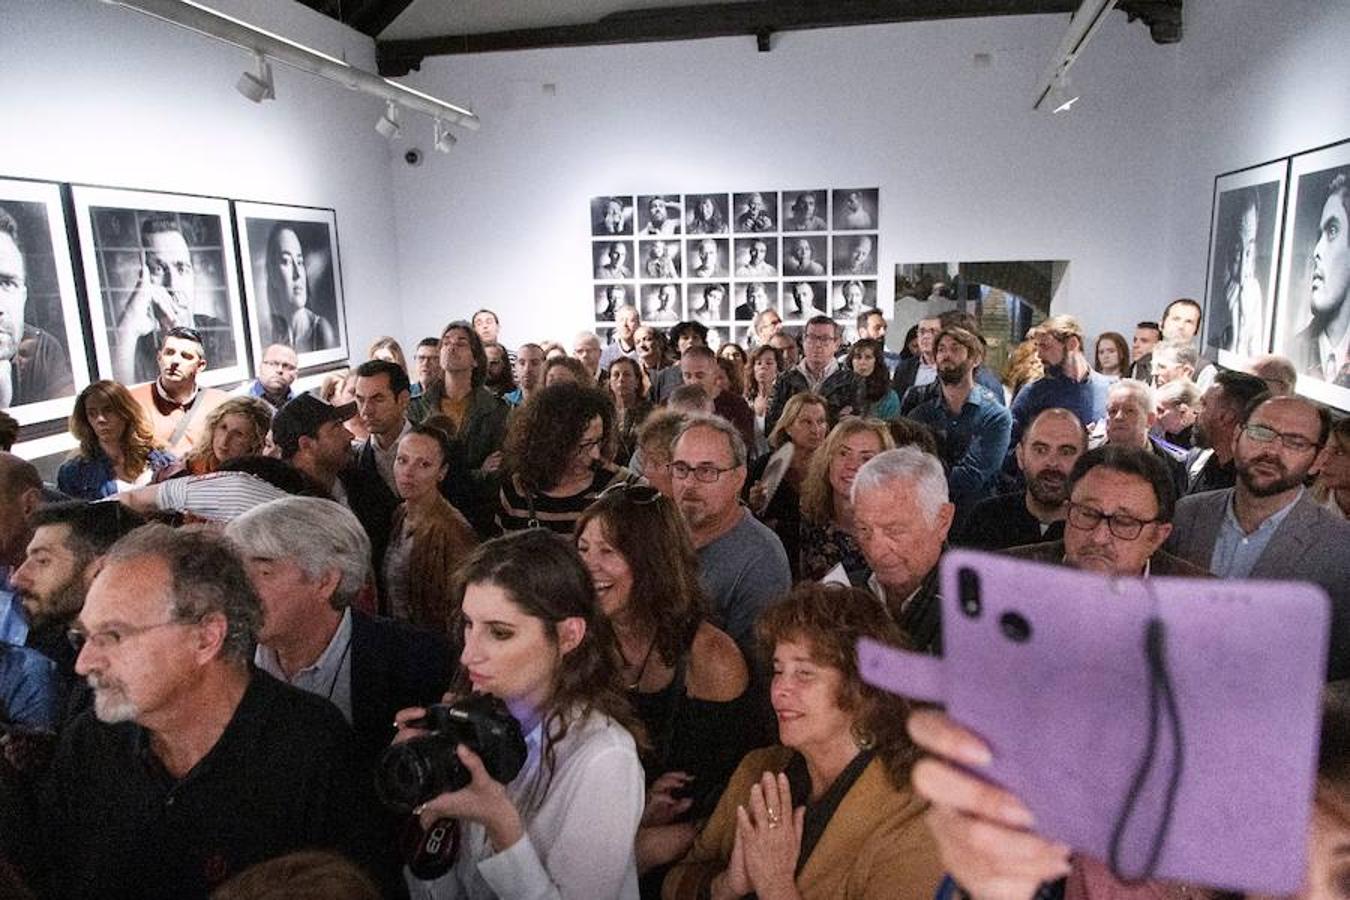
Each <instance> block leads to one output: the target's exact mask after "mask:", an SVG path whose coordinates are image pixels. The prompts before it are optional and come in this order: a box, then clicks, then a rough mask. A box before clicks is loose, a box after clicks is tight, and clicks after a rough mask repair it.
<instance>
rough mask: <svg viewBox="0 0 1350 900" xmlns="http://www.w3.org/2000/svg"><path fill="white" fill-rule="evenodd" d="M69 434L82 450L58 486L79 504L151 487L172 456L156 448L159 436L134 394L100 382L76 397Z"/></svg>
mask: <svg viewBox="0 0 1350 900" xmlns="http://www.w3.org/2000/svg"><path fill="white" fill-rule="evenodd" d="M70 433H71V434H72V435H74V436H75V439H76V440H77V441H79V442H80V447H79V449H78V450H76V451H75V452H74V453H73V454H71V456H70V458H69V459H67V460H66V461H65V462H63V463H62V464H61V468H60V469H58V470H57V473H56V485H57V487H58V488H60V489H61V491H62V492H63V493H65V494H69V495H70V496H71V497H74V498H76V499H79V500H98V499H101V498H103V497H111V496H112V495H113V494H116V493H117V492H119V491H124V490H129V489H130V488H133V487H138V486H141V485H145V484H149V483H150V479H151V478H152V477H153V476H154V474H155V473H156V472H158V471H159V470H160V469H162V468H164V467H165V466H168V465H169V464H171V463H172V462H173V461H174V457H173V454H171V453H169V452H167V451H165V450H163V449H160V448H157V447H156V446H155V432H154V429H153V428H152V427H151V425H150V420H149V419H148V418H147V417H146V415H145V412H144V411H143V410H142V409H141V407H140V404H138V403H137V402H136V401H135V400H134V399H133V398H132V396H131V392H130V391H128V390H127V389H126V388H125V387H123V386H122V385H120V384H118V383H117V382H116V381H95V382H94V383H93V384H91V385H89V387H87V388H85V389H84V390H82V391H80V395H79V396H78V397H76V398H75V409H74V410H73V411H72V412H71V414H70Z"/></svg>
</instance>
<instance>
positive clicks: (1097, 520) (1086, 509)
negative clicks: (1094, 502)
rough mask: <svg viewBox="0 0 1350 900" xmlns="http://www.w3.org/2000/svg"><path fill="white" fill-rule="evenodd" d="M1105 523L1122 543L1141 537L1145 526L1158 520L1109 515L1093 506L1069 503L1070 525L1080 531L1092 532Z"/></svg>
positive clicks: (1116, 514) (1118, 514)
mask: <svg viewBox="0 0 1350 900" xmlns="http://www.w3.org/2000/svg"><path fill="white" fill-rule="evenodd" d="M1103 521H1104V522H1106V527H1107V529H1108V530H1109V531H1110V532H1111V533H1112V534H1113V535H1115V536H1116V537H1118V538H1120V539H1121V540H1122V541H1132V540H1134V539H1135V538H1137V537H1139V532H1141V531H1143V530H1144V526H1145V525H1151V524H1153V523H1154V522H1156V521H1158V520H1157V519H1140V518H1136V517H1135V516H1127V515H1122V514H1120V513H1115V514H1113V515H1107V514H1106V513H1104V512H1102V511H1101V510H1100V509H1093V508H1092V507H1091V506H1084V505H1083V504H1081V503H1073V502H1072V501H1071V502H1070V503H1069V524H1070V525H1072V526H1073V527H1074V528H1077V529H1078V530H1079V531H1092V530H1094V529H1095V528H1096V527H1097V526H1098V525H1100V524H1101V523H1102V522H1103Z"/></svg>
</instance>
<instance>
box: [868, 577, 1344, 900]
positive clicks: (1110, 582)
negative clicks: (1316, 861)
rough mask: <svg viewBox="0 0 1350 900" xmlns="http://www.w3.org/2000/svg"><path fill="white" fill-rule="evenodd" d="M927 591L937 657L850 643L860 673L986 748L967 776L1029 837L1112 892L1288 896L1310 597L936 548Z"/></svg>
mask: <svg viewBox="0 0 1350 900" xmlns="http://www.w3.org/2000/svg"><path fill="white" fill-rule="evenodd" d="M942 597H943V607H942V615H943V625H942V634H943V645H944V647H945V650H944V652H945V657H944V658H941V659H939V658H936V657H931V656H923V655H919V654H915V653H909V652H903V651H899V650H895V649H893V648H889V647H885V646H882V645H880V644H877V643H875V642H872V641H863V642H860V643H859V645H858V662H859V667H860V669H861V672H862V677H863V678H864V680H866V681H868V682H869V683H871V684H874V685H876V686H878V687H882V688H885V689H887V690H890V691H893V692H894V693H897V694H901V695H904V696H906V697H911V698H913V699H916V700H924V701H929V702H933V703H939V704H942V705H944V706H945V707H946V708H947V712H948V713H949V714H950V715H951V716H952V717H953V718H954V719H956V720H957V721H958V722H960V723H961V724H963V725H964V726H966V727H968V728H970V729H971V730H972V731H975V732H976V733H977V734H980V735H981V736H982V737H984V739H985V740H986V741H987V742H988V743H989V746H990V748H991V750H992V751H993V757H994V761H993V763H992V764H991V765H990V766H989V767H988V769H987V770H985V771H982V772H981V773H980V774H981V776H982V777H987V778H989V779H990V780H992V781H994V782H996V783H998V784H1000V785H1002V786H1004V787H1006V788H1008V789H1009V790H1011V791H1012V792H1013V793H1015V794H1016V795H1017V796H1019V797H1020V798H1022V801H1023V802H1024V803H1025V804H1026V805H1027V807H1028V808H1029V809H1030V810H1031V811H1032V813H1033V814H1034V815H1035V817H1036V822H1037V831H1038V832H1040V833H1042V834H1044V835H1046V836H1047V837H1049V838H1052V839H1054V840H1058V841H1062V842H1064V843H1066V844H1068V845H1069V846H1071V847H1073V848H1075V849H1076V850H1078V851H1081V852H1083V853H1086V854H1088V855H1090V856H1093V857H1096V858H1097V859H1100V860H1103V861H1105V862H1107V863H1108V864H1110V865H1111V867H1112V868H1113V869H1114V870H1115V872H1116V873H1117V875H1118V876H1120V877H1122V878H1126V879H1133V878H1145V877H1147V878H1160V879H1165V880H1169V881H1179V882H1186V883H1192V884H1202V885H1208V886H1212V887H1217V888H1223V889H1226V890H1233V891H1248V892H1261V893H1273V894H1283V893H1293V892H1295V891H1297V890H1298V887H1299V885H1300V883H1301V881H1302V878H1303V873H1304V866H1305V856H1304V854H1305V852H1306V847H1305V844H1306V838H1307V828H1308V822H1309V817H1310V815H1311V804H1312V796H1313V789H1314V779H1315V775H1316V759H1317V739H1318V726H1319V715H1320V709H1321V692H1322V685H1323V677H1324V673H1325V667H1326V654H1327V639H1328V629H1329V623H1330V603H1329V601H1328V599H1327V597H1326V595H1325V594H1324V593H1323V592H1322V591H1321V590H1320V589H1319V588H1317V587H1314V586H1311V585H1307V584H1296V583H1286V582H1253V581H1246V582H1235V581H1220V580H1218V579H1214V580H1210V579H1181V578H1153V579H1142V578H1139V579H1110V578H1107V577H1104V576H1100V575H1094V574H1091V573H1086V572H1080V571H1076V570H1073V569H1067V568H1062V567H1058V566H1047V565H1041V564H1038V563H1029V562H1024V561H1021V560H1013V559H1008V558H1006V557H1001V556H991V555H988V554H983V553H974V552H970V551H952V552H950V553H948V554H947V555H946V556H944V557H943V561H942Z"/></svg>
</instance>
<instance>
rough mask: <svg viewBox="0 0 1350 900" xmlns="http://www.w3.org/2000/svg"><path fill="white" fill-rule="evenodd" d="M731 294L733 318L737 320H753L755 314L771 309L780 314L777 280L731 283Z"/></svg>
mask: <svg viewBox="0 0 1350 900" xmlns="http://www.w3.org/2000/svg"><path fill="white" fill-rule="evenodd" d="M731 295H732V298H733V303H734V305H735V307H736V310H735V319H736V321H738V322H750V321H753V320H754V318H755V316H757V315H759V314H760V313H762V312H764V310H766V309H771V310H773V311H774V312H777V313H778V314H779V315H780V316H781V315H782V313H781V312H779V309H778V282H776V281H749V282H741V283H740V284H735V285H732V288H731Z"/></svg>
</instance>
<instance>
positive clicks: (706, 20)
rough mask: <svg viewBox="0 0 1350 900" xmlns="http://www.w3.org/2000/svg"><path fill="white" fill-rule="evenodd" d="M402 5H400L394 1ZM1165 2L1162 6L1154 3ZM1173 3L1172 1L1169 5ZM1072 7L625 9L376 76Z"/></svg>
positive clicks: (840, 4) (408, 44) (406, 48)
mask: <svg viewBox="0 0 1350 900" xmlns="http://www.w3.org/2000/svg"><path fill="white" fill-rule="evenodd" d="M398 2H400V3H402V2H403V0H398ZM1161 2H1163V3H1166V2H1167V0H1161ZM1176 2H1177V3H1178V4H1179V3H1180V0H1176ZM1078 5H1079V0H754V2H745V3H709V4H700V5H695V6H673V7H663V8H659V9H638V10H626V11H623V12H617V13H613V14H611V15H608V16H605V17H604V18H602V19H600V20H599V21H596V22H591V23H587V24H584V25H559V26H552V27H546V28H522V29H515V30H511V31H494V32H487V33H484V34H459V35H446V36H443V37H432V38H418V39H415V40H399V41H377V42H376V50H377V53H378V59H379V67H380V74H381V75H384V76H386V77H398V76H400V75H406V74H408V73H409V72H411V71H412V70H414V69H417V68H420V67H421V64H422V60H423V59H425V58H426V57H428V56H448V55H458V54H465V53H495V52H501V51H506V50H537V49H541V48H546V47H588V46H596V45H602V44H636V43H646V42H651V41H687V40H697V39H700V38H714V37H734V36H739V35H748V36H751V37H754V38H756V40H757V41H758V45H759V46H760V47H761V48H762V47H763V46H764V41H765V36H766V35H769V34H772V33H773V32H776V31H799V30H802V29H809V28H838V27H843V26H849V25H877V24H883V23H892V22H917V21H928V20H934V19H964V18H976V17H986V16H1025V15H1038V14H1045V13H1072V12H1073V11H1074V10H1076V9H1077V8H1078Z"/></svg>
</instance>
